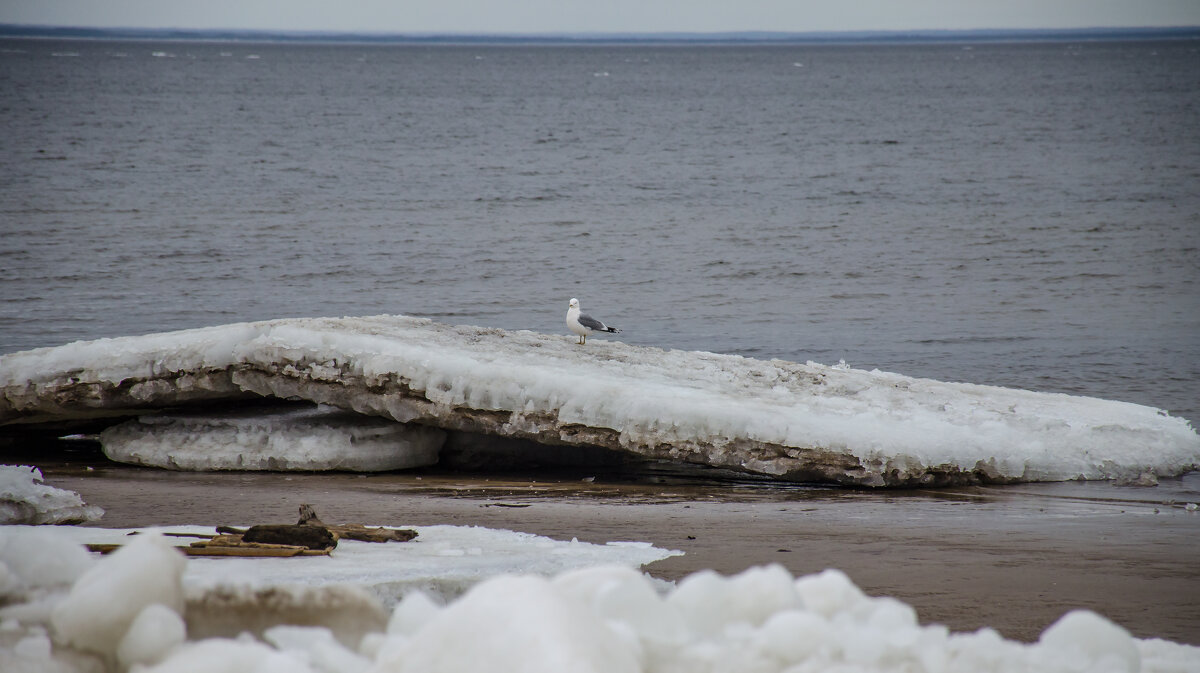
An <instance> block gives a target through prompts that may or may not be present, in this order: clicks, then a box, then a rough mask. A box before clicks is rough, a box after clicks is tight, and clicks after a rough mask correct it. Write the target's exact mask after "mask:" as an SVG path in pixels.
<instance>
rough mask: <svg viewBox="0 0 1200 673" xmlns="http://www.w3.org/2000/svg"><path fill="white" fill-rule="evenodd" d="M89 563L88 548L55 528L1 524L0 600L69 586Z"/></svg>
mask: <svg viewBox="0 0 1200 673" xmlns="http://www.w3.org/2000/svg"><path fill="white" fill-rule="evenodd" d="M92 562H93V559H92V558H91V556H90V555H89V554H88V552H87V550H85V549H84V548H83V547H81V546H80V545H78V544H77V543H75V542H73V541H71V540H70V539H68V538H67V537H65V536H63V535H59V534H56V531H55V530H54V529H47V528H44V527H36V528H34V527H26V526H3V527H0V599H6V598H7V599H12V598H16V597H18V596H22V595H25V594H26V593H27V592H29V591H33V590H37V589H45V588H55V587H61V588H64V589H65V588H68V587H70V586H71V584H73V583H74V582H75V580H76V579H78V578H79V576H80V575H82V574H83V573H84V571H86V570H87V569H88V568H90V567H91V566H92ZM2 602H4V601H0V603H2Z"/></svg>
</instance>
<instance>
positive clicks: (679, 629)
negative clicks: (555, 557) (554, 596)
mask: <svg viewBox="0 0 1200 673" xmlns="http://www.w3.org/2000/svg"><path fill="white" fill-rule="evenodd" d="M554 587H555V588H556V589H558V590H559V591H561V592H562V593H563V594H565V595H567V596H569V597H571V598H573V599H574V600H576V601H578V602H580V603H581V604H583V605H586V606H588V607H589V608H591V609H592V610H593V611H594V612H595V613H596V614H597V615H599V616H600V617H601V618H603V619H606V620H610V621H618V622H622V623H624V624H625V625H627V626H628V627H629V628H630V629H631V630H632V631H633V632H634V633H635V634H637V636H638V637H639V638H641V639H642V640H643V641H644V642H645V643H646V644H648V645H650V646H652V647H675V646H678V645H680V644H682V643H683V642H685V640H686V638H687V627H686V626H685V625H684V620H683V615H681V614H680V613H679V610H678V609H677V608H676V607H674V606H672V605H668V604H667V603H666V602H665V601H664V600H663V599H662V597H661V596H659V595H658V592H656V591H655V590H654V587H653V586H652V585H651V583H650V581H649V579H647V577H646V575H644V574H643V573H640V572H638V571H636V570H634V569H632V568H627V567H624V566H596V567H592V568H583V569H580V570H574V571H570V572H566V573H563V574H561V575H559V576H558V577H556V578H555V579H554Z"/></svg>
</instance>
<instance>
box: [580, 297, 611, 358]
mask: <svg viewBox="0 0 1200 673" xmlns="http://www.w3.org/2000/svg"><path fill="white" fill-rule="evenodd" d="M567 329H569V330H571V331H572V332H574V333H576V334H578V335H579V345H581V346H582V345H583V344H586V343H587V338H588V335H589V334H591V333H592V332H620V331H621V330H619V329H617V328H616V327H609V326H608V325H605V324H604V323H602V322H600V321H599V320H596V319H595V318H593V317H592V316H590V315H583V314H581V313H580V312H579V300H578V299H575V298H574V297H572V298H571V304H570V305H569V306H568V307H567Z"/></svg>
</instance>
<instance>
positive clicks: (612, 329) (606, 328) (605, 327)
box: [604, 325, 621, 333]
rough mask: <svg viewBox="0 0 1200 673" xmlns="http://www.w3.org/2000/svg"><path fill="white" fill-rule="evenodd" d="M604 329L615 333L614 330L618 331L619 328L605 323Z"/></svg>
mask: <svg viewBox="0 0 1200 673" xmlns="http://www.w3.org/2000/svg"><path fill="white" fill-rule="evenodd" d="M604 331H605V332H613V333H616V332H620V331H621V330H619V329H617V328H616V327H609V326H608V325H605V326H604Z"/></svg>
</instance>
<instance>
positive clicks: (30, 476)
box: [0, 465, 104, 525]
mask: <svg viewBox="0 0 1200 673" xmlns="http://www.w3.org/2000/svg"><path fill="white" fill-rule="evenodd" d="M103 515H104V510H103V509H102V508H100V507H96V506H94V505H87V504H85V503H84V502H83V498H81V497H79V494H78V493H76V492H74V491H68V490H66V489H61V488H55V487H53V486H50V485H48V484H44V483H42V471H41V470H39V469H37V468H36V467H33V466H31V465H0V525H10V524H47V523H49V524H54V523H82V522H84V521H95V520H97V519H99V518H100V517H101V516H103Z"/></svg>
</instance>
